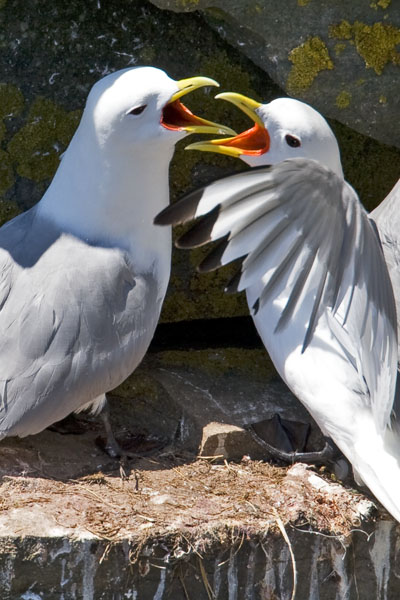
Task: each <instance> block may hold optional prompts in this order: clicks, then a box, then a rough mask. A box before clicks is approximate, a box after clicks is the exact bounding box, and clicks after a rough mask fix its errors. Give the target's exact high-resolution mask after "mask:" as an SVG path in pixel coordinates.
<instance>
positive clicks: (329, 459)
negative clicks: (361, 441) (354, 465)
mask: <svg viewBox="0 0 400 600" xmlns="http://www.w3.org/2000/svg"><path fill="white" fill-rule="evenodd" d="M271 423H273V427H274V428H275V430H276V431H275V439H276V440H282V441H286V442H288V441H289V438H290V437H291V436H289V438H288V431H287V429H286V428H285V427H284V426H283V424H282V423H281V419H280V418H279V416H278V415H276V416H275V417H274V418H273V419H271ZM248 431H249V432H250V434H251V436H252V438H253V439H254V441H255V442H256V443H257V444H259V445H260V446H262V447H263V448H264V449H265V450H266V452H267V453H268V455H269V456H271V457H272V458H275V459H276V460H280V461H282V462H285V463H289V464H293V463H295V462H303V463H306V464H315V465H319V466H321V465H326V466H328V467H329V468H330V469H331V470H333V472H334V473H335V475H336V476H337V477H338V479H340V480H343V479H345V478H346V477H347V476H348V474H349V467H348V463H347V461H346V459H345V458H344V457H343V455H342V453H341V452H340V450H339V448H338V447H337V446H336V444H334V442H333V441H332V440H331V438H328V437H325V438H324V439H325V445H324V447H323V449H322V450H318V451H314V452H303V451H300V452H299V451H297V450H294V451H288V449H287V448H288V445H287V443H286V444H282V445H285V446H286V449H285V450H281V449H279V448H277V447H275V446H273V445H272V444H269V443H268V442H267V441H266V440H265V439H264V437H261V436H260V435H258V433H257V432H256V431H255V429H254V427H253V426H252V425H250V426H249V427H248ZM291 447H293V445H292V446H291Z"/></svg>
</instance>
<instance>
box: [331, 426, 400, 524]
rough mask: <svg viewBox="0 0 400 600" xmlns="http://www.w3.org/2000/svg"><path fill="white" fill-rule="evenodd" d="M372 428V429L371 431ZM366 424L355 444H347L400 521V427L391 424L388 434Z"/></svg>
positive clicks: (357, 470)
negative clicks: (367, 426)
mask: <svg viewBox="0 0 400 600" xmlns="http://www.w3.org/2000/svg"><path fill="white" fill-rule="evenodd" d="M367 429H370V431H367ZM373 429H374V430H373V431H372V427H371V428H365V429H364V430H363V436H362V438H361V439H359V440H358V441H357V442H356V443H355V444H354V446H353V447H352V448H350V449H346V448H343V451H344V453H345V454H346V455H347V457H348V459H349V460H350V461H351V463H352V464H353V468H354V470H355V475H359V476H360V477H361V479H362V481H363V482H364V483H365V485H366V486H367V487H368V488H369V489H370V490H371V492H372V493H373V494H374V496H375V497H376V498H377V499H378V500H379V502H380V503H381V504H382V505H383V506H384V507H385V508H386V510H387V511H388V512H389V513H390V514H391V515H392V516H393V517H394V518H395V519H396V520H397V521H399V522H400V429H399V427H398V426H397V424H395V425H394V426H393V427H392V428H390V427H387V429H386V430H385V433H384V435H383V436H382V434H380V433H379V432H378V431H377V430H376V429H375V427H373Z"/></svg>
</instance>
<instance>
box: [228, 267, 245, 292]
mask: <svg viewBox="0 0 400 600" xmlns="http://www.w3.org/2000/svg"><path fill="white" fill-rule="evenodd" d="M241 278H242V268H241V265H240V268H239V270H238V271H236V273H235V274H234V276H233V277H232V279H231V280H230V281H228V283H227V286H226V288H225V292H226V293H227V294H236V293H237V292H238V291H239V283H240V280H241Z"/></svg>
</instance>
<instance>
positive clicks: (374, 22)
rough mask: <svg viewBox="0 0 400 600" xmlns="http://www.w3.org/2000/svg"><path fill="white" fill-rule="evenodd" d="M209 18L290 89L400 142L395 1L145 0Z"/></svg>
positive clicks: (399, 22)
mask: <svg viewBox="0 0 400 600" xmlns="http://www.w3.org/2000/svg"><path fill="white" fill-rule="evenodd" d="M151 1H152V2H153V3H154V4H156V5H157V6H159V7H161V8H167V9H169V10H173V11H194V10H201V11H204V13H205V15H206V16H207V19H208V22H209V23H210V24H211V25H212V26H213V27H214V28H215V29H216V30H217V31H218V32H219V34H220V35H221V36H222V37H223V38H224V39H225V40H228V41H229V42H230V43H231V44H232V45H233V46H235V47H236V48H239V49H240V51H241V52H243V53H245V54H246V56H248V57H249V58H251V60H252V61H254V63H255V64H256V65H258V66H259V67H261V68H262V69H263V70H264V71H265V72H266V73H268V74H269V75H270V76H271V77H272V79H273V80H274V81H275V82H276V83H278V85H279V86H281V87H282V89H284V90H286V92H288V93H289V94H290V95H293V96H295V97H297V98H301V99H303V100H305V101H306V102H309V103H310V104H312V105H313V106H315V107H316V108H317V109H318V110H320V111H321V112H322V113H323V114H325V115H326V116H329V117H332V118H335V119H338V120H339V121H341V122H342V123H346V124H347V125H349V126H351V127H352V128H354V129H356V130H357V131H360V132H362V133H364V134H367V135H369V136H373V137H375V138H376V139H378V140H380V141H383V142H386V143H388V144H395V145H396V146H400V131H399V128H397V127H396V126H395V124H396V123H397V120H398V113H399V96H398V85H399V75H400V71H399V68H400V53H399V46H398V45H399V43H400V6H399V5H398V3H396V2H391V1H390V0H373V1H371V2H361V1H355V2H345V3H343V2H339V1H338V0H335V1H334V2H332V1H331V0H321V1H320V2H315V1H313V0H298V1H297V2H296V1H295V0H292V1H291V2H275V1H274V0H262V1H259V2H254V1H253V0H151Z"/></svg>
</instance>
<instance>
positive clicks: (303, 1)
mask: <svg viewBox="0 0 400 600" xmlns="http://www.w3.org/2000/svg"><path fill="white" fill-rule="evenodd" d="M310 2H311V0H297V4H298V5H299V6H307V4H310Z"/></svg>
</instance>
